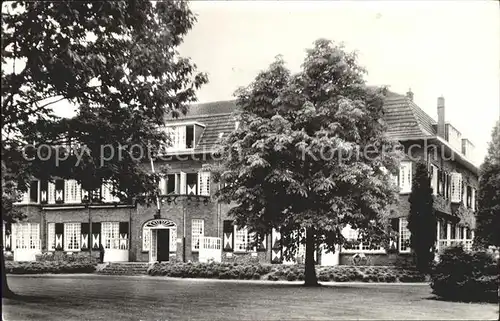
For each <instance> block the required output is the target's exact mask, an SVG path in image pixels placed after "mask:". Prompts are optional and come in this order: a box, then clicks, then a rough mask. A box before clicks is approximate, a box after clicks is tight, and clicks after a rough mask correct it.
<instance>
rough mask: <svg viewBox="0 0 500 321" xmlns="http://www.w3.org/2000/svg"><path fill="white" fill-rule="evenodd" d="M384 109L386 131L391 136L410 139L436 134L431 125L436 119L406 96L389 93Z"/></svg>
mask: <svg viewBox="0 0 500 321" xmlns="http://www.w3.org/2000/svg"><path fill="white" fill-rule="evenodd" d="M384 111H385V116H384V119H385V121H386V122H387V126H388V129H387V133H388V135H389V136H390V137H392V138H395V139H410V138H413V137H415V138H422V137H425V136H435V135H436V131H435V129H434V127H433V125H434V124H435V123H436V121H435V120H434V119H432V117H431V116H429V115H428V114H427V113H426V112H424V111H423V110H422V109H421V108H420V107H418V106H417V105H416V104H415V103H414V102H413V101H411V100H410V99H409V98H408V97H406V96H402V95H397V94H396V95H390V96H389V97H388V98H387V100H386V102H385V104H384Z"/></svg>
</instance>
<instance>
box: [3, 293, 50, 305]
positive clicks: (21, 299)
mask: <svg viewBox="0 0 500 321" xmlns="http://www.w3.org/2000/svg"><path fill="white" fill-rule="evenodd" d="M54 299H55V298H53V297H50V296H39V295H22V294H12V295H9V296H7V297H4V298H2V301H5V300H9V303H11V304H16V303H44V302H53V301H54Z"/></svg>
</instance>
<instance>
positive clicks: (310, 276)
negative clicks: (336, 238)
mask: <svg viewBox="0 0 500 321" xmlns="http://www.w3.org/2000/svg"><path fill="white" fill-rule="evenodd" d="M314 248H315V246H314V229H313V228H308V229H307V231H306V262H305V270H304V285H305V286H319V285H320V284H319V283H318V278H317V277H316V267H315V264H314Z"/></svg>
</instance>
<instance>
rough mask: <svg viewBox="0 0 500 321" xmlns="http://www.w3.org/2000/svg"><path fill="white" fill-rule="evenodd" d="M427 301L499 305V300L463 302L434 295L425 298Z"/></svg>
mask: <svg viewBox="0 0 500 321" xmlns="http://www.w3.org/2000/svg"><path fill="white" fill-rule="evenodd" d="M425 300H431V301H441V302H455V303H477V304H490V303H491V304H497V303H498V298H497V299H495V298H492V299H476V300H462V299H456V298H443V297H440V296H437V295H433V296H430V297H427V298H425Z"/></svg>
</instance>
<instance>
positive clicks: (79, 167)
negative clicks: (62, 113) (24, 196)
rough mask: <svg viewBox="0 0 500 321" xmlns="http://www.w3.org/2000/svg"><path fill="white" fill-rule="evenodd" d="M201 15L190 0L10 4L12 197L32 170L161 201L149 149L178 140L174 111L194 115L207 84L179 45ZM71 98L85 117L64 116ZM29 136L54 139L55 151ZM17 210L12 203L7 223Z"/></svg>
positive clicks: (5, 155)
mask: <svg viewBox="0 0 500 321" xmlns="http://www.w3.org/2000/svg"><path fill="white" fill-rule="evenodd" d="M194 22H195V17H194V15H193V13H192V12H191V11H190V9H189V7H188V5H187V3H186V2H181V1H168V2H161V1H160V2H150V1H130V2H127V1H125V2H124V1H119V2H116V1H115V2H113V1H112V2H90V3H89V2H74V1H58V2H24V1H15V2H9V3H3V4H2V166H5V168H6V169H7V171H8V173H10V175H11V176H9V177H10V179H9V180H7V179H6V180H5V182H6V183H5V184H4V177H3V176H2V192H3V194H5V192H6V191H9V190H8V188H10V187H12V185H15V189H16V190H19V191H23V190H26V188H27V184H28V181H29V179H30V178H31V177H37V178H41V179H48V180H51V179H53V178H54V177H61V178H75V179H76V180H77V181H78V182H79V183H81V185H82V187H83V188H84V189H86V190H89V191H91V190H93V189H95V188H99V187H100V185H101V184H102V183H103V182H105V181H106V182H108V183H109V184H111V185H112V187H113V188H115V191H116V195H117V196H119V197H120V198H121V199H122V200H128V201H131V200H133V199H135V198H136V197H137V196H138V195H145V196H146V199H148V198H154V195H155V193H156V191H157V186H158V185H157V184H156V182H157V179H158V177H157V176H156V175H153V174H151V173H150V171H149V170H148V169H147V168H146V167H145V166H143V163H144V160H145V159H146V158H147V157H150V154H152V152H150V149H149V146H153V147H158V146H160V145H162V144H164V143H168V137H167V136H166V135H165V134H164V132H163V131H162V130H161V126H162V125H163V123H164V117H166V116H169V115H171V116H174V117H176V116H178V115H180V114H181V113H185V112H186V111H187V106H188V105H189V103H190V102H193V101H195V98H196V97H195V91H196V89H197V88H198V87H199V86H201V85H202V84H203V83H205V82H206V81H207V79H206V76H205V75H204V74H199V73H196V66H195V65H194V64H193V63H192V62H191V61H190V60H189V59H186V58H183V57H180V56H179V54H178V52H177V50H176V47H177V46H178V45H179V44H180V43H181V42H182V39H183V36H184V35H185V34H186V33H187V32H188V31H189V30H190V29H191V27H192V26H193V23H194ZM61 101H67V102H68V103H70V104H71V105H70V104H68V108H71V107H69V106H76V108H77V113H76V116H74V117H73V118H70V119H61V118H58V117H56V116H54V114H53V111H52V106H53V104H55V103H57V102H61ZM28 142H29V143H32V142H35V143H36V144H38V145H40V144H47V145H49V146H50V153H51V155H50V157H47V158H45V156H49V155H45V154H47V153H49V149H44V150H45V154H44V155H43V159H41V158H40V157H36V156H37V153H36V152H35V151H36V147H37V146H35V148H33V147H30V148H27V149H26V148H24V147H25V146H26V143H28ZM68 146H71V148H70V149H67V148H63V147H68ZM125 146H126V147H125ZM132 146H135V147H132ZM23 152H24V154H23ZM39 155H40V154H38V156H39ZM2 172H3V171H2ZM9 193H10V194H6V195H11V197H10V203H12V202H13V201H14V200H15V196H14V195H15V193H14V192H10V191H9ZM10 203H9V204H10ZM2 205H3V204H2ZM13 208H14V207H12V206H10V205H9V206H7V207H4V206H2V216H3V218H4V219H3V220H2V224H3V222H4V221H9V220H11V219H12V218H13V215H14V212H15V211H13V210H12V209H13ZM2 239H3V238H2ZM2 248H3V245H2ZM3 263H4V261H3V260H2V288H3V290H2V294H4V295H8V294H10V293H11V292H10V291H9V289H8V286H7V282H6V278H5V273H4V271H5V270H4V266H3V265H4V264H3Z"/></svg>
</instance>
